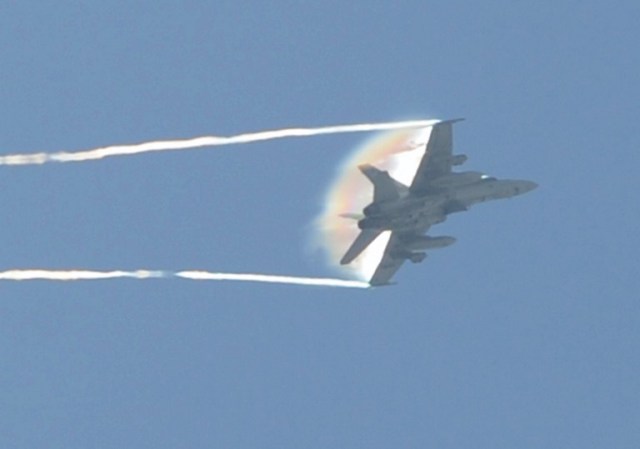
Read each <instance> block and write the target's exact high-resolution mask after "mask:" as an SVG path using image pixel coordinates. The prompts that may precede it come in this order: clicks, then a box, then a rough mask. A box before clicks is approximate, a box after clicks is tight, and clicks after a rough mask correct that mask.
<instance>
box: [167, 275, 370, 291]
mask: <svg viewBox="0 0 640 449" xmlns="http://www.w3.org/2000/svg"><path fill="white" fill-rule="evenodd" d="M174 275H175V276H177V277H181V278H185V279H192V280H197V281H243V282H267V283H277V284H296V285H317V286H325V287H347V288H368V287H370V286H369V284H368V283H366V282H360V281H345V280H342V279H330V278H307V277H298V276H273V275H267V274H249V273H211V272H208V271H180V272H178V273H174Z"/></svg>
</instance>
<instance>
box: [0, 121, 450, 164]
mask: <svg viewBox="0 0 640 449" xmlns="http://www.w3.org/2000/svg"><path fill="white" fill-rule="evenodd" d="M438 122H439V120H414V121H406V122H390V123H364V124H356V125H338V126H325V127H320V128H287V129H278V130H271V131H260V132H255V133H246V134H238V135H236V136H228V137H222V136H203V137H196V138H193V139H184V140H158V141H153V142H145V143H139V144H133V145H113V146H108V147H102V148H95V149H93V150H85V151H78V152H73V153H70V152H59V153H32V154H9V155H5V156H0V165H38V164H45V163H48V162H83V161H92V160H97V159H103V158H106V157H112V156H127V155H133V154H140V153H150V152H155V151H175V150H185V149H189V148H199V147H209V146H220V145H232V144H238V143H251V142H259V141H263V140H271V139H282V138H285V137H307V136H318V135H321V134H337V133H354V132H364V131H385V130H391V129H402V128H422V127H427V126H432V125H434V124H435V123H438Z"/></svg>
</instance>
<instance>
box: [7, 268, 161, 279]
mask: <svg viewBox="0 0 640 449" xmlns="http://www.w3.org/2000/svg"><path fill="white" fill-rule="evenodd" d="M163 277H166V273H164V272H163V271H149V270H137V271H88V270H9V271H3V272H0V280H4V281H33V280H47V281H87V280H100V279H115V278H133V279H151V278H163Z"/></svg>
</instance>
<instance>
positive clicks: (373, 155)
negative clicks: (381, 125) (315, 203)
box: [314, 120, 439, 281]
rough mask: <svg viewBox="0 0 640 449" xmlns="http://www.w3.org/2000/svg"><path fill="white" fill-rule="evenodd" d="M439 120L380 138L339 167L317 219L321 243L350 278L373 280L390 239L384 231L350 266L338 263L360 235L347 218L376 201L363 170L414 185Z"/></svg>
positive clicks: (316, 226)
mask: <svg viewBox="0 0 640 449" xmlns="http://www.w3.org/2000/svg"><path fill="white" fill-rule="evenodd" d="M438 122H439V120H431V121H428V122H426V123H425V126H427V127H425V128H419V129H400V130H394V131H388V132H385V133H381V134H378V135H376V136H374V137H373V138H371V139H369V140H367V141H366V142H365V143H364V144H363V145H362V146H360V147H359V148H357V149H356V150H355V151H354V152H353V153H352V154H351V155H350V156H348V157H347V158H346V160H345V161H344V162H343V163H342V164H341V165H340V167H339V169H338V171H337V174H336V177H335V179H334V181H333V183H332V184H331V185H330V186H329V189H328V190H327V193H326V195H325V200H324V209H323V210H322V212H321V214H320V215H319V216H318V217H317V218H316V220H315V223H314V224H315V226H314V228H315V230H316V235H315V238H316V241H317V242H318V243H319V244H320V246H321V247H322V248H323V249H324V250H325V252H326V255H327V258H328V262H329V264H330V265H331V266H334V267H339V269H340V270H343V271H346V272H347V273H348V275H349V276H351V277H356V278H358V279H361V280H365V281H368V280H369V279H370V278H371V276H373V273H374V272H375V269H376V267H377V266H378V264H379V263H380V260H381V259H382V255H383V253H384V249H385V247H386V245H387V242H388V241H389V238H390V236H391V233H390V232H388V231H387V232H383V233H382V234H380V236H379V237H378V238H377V239H376V240H375V241H374V242H373V243H372V244H371V245H370V246H369V247H368V248H367V249H366V250H365V251H364V252H363V253H362V254H361V255H360V256H359V257H358V258H357V259H356V260H355V261H354V262H353V263H351V264H350V265H348V266H341V265H339V262H338V261H339V260H340V258H341V257H342V256H343V255H344V253H345V251H346V250H347V248H348V247H349V245H350V244H351V243H352V242H353V240H354V239H355V238H356V236H357V235H358V232H359V229H358V226H357V220H355V219H349V218H344V217H342V216H341V215H343V214H359V213H361V212H362V209H363V208H364V207H365V206H366V205H367V204H369V203H370V202H371V199H372V196H373V185H372V184H371V183H370V182H369V181H368V180H367V178H365V176H364V175H363V174H362V173H361V172H360V170H358V165H361V164H365V163H369V164H372V165H374V166H376V167H378V168H379V169H381V170H387V171H389V174H390V175H391V176H392V177H393V178H394V179H396V180H398V181H400V182H401V183H403V184H405V185H407V186H409V185H410V184H411V182H412V180H413V178H414V176H415V174H416V171H417V169H418V165H419V163H420V160H421V159H422V156H423V155H424V151H425V146H426V143H427V141H428V140H429V135H430V134H431V129H432V128H431V127H430V126H429V125H433V124H436V123H438Z"/></svg>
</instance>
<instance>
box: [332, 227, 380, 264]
mask: <svg viewBox="0 0 640 449" xmlns="http://www.w3.org/2000/svg"><path fill="white" fill-rule="evenodd" d="M382 231H383V229H363V230H362V231H361V232H360V234H358V237H356V239H355V240H354V241H353V243H352V244H351V246H350V247H349V249H348V250H347V252H346V253H345V254H344V256H343V257H342V259H340V264H341V265H347V264H349V263H351V262H352V261H353V260H354V259H355V258H356V257H358V256H359V255H360V254H361V253H362V251H364V250H365V249H367V246H369V245H370V244H371V242H373V241H374V240H375V239H376V237H378V236H379V235H380V234H382Z"/></svg>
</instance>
